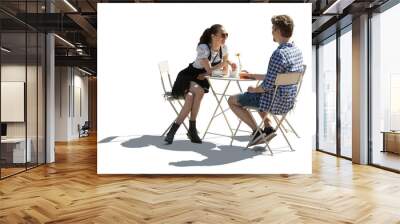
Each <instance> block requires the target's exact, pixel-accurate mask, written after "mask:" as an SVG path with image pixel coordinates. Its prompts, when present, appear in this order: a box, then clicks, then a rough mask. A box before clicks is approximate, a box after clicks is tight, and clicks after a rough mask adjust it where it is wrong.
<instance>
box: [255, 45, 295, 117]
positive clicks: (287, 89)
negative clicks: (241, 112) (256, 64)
mask: <svg viewBox="0 0 400 224" xmlns="http://www.w3.org/2000/svg"><path fill="white" fill-rule="evenodd" d="M302 65H303V55H302V53H301V51H300V50H299V49H298V48H297V47H296V46H294V45H293V44H292V43H282V44H280V45H279V47H278V48H277V49H276V50H275V51H274V53H273V54H272V56H271V58H270V61H269V64H268V71H267V74H266V75H265V78H264V81H263V82H262V83H261V86H262V88H263V89H264V90H265V91H266V92H265V93H261V94H262V95H261V98H260V105H259V109H260V110H261V111H268V110H269V109H270V105H271V103H272V97H273V94H274V88H275V86H274V84H275V79H276V76H277V74H278V73H285V72H302V70H303V67H302ZM296 93H297V88H296V86H295V85H288V86H280V87H279V88H278V90H277V92H276V96H275V100H274V103H273V105H272V108H271V111H269V112H271V113H272V114H285V113H287V112H288V111H289V110H291V109H292V108H293V106H294V101H295V97H296Z"/></svg>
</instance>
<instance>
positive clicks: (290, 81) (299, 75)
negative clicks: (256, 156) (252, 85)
mask: <svg viewBox="0 0 400 224" xmlns="http://www.w3.org/2000/svg"><path fill="white" fill-rule="evenodd" d="M305 71H306V65H303V71H302V72H289V73H281V74H278V75H277V77H276V80H275V88H274V93H273V96H272V102H271V105H270V108H268V110H267V111H265V112H266V115H265V117H264V118H263V119H262V120H261V122H260V124H259V125H258V126H257V131H256V132H255V133H254V135H255V134H256V133H257V132H260V133H261V135H260V136H261V137H260V138H261V140H263V142H265V147H264V149H266V148H268V150H269V151H270V153H271V155H273V152H272V150H271V148H270V147H269V140H270V139H268V136H265V134H264V133H263V132H262V128H263V126H264V121H265V120H266V119H267V117H268V114H271V115H272V117H273V118H274V120H275V122H276V127H274V130H275V131H277V130H278V129H279V130H280V132H281V133H282V135H283V137H284V138H285V140H286V142H287V143H288V145H289V148H290V150H291V151H295V150H294V149H293V147H292V145H291V144H290V142H289V139H288V138H287V136H286V134H285V132H286V131H284V130H283V128H282V124H283V121H285V119H286V116H287V114H288V113H289V112H290V111H292V110H293V108H294V106H293V108H292V109H291V110H289V111H288V112H286V113H285V114H280V115H277V114H273V113H270V111H272V109H273V108H272V106H273V105H274V101H275V96H276V92H277V90H278V88H279V87H280V86H286V85H296V88H297V93H296V96H295V104H294V105H296V99H297V96H298V95H299V92H300V89H301V84H302V81H303V76H304V73H305ZM248 109H255V110H258V108H248ZM278 116H281V117H280V118H278ZM287 123H288V122H287ZM288 124H289V123H288ZM289 127H291V125H290V124H289ZM291 128H292V127H291ZM292 130H293V128H292ZM260 138H258V139H254V141H257V142H258V141H259V140H260ZM253 143H254V142H253V135H252V136H250V141H249V143H248V144H247V146H246V149H248V148H249V147H250V146H251V145H253Z"/></svg>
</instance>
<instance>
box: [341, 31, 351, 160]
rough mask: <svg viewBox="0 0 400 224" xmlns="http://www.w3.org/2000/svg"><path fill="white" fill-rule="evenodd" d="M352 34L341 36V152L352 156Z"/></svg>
mask: <svg viewBox="0 0 400 224" xmlns="http://www.w3.org/2000/svg"><path fill="white" fill-rule="evenodd" d="M351 65H352V35H351V30H350V31H349V32H347V33H345V34H343V35H342V36H341V37H340V121H341V124H340V126H341V133H340V135H341V137H340V141H341V147H340V153H341V155H343V156H346V157H349V158H351V156H352V155H351V154H352V150H351V141H352V137H351V136H352V125H351V124H352V74H353V72H352V66H351Z"/></svg>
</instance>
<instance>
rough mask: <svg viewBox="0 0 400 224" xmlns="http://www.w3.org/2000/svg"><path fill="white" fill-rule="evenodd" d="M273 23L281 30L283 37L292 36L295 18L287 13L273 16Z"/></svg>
mask: <svg viewBox="0 0 400 224" xmlns="http://www.w3.org/2000/svg"><path fill="white" fill-rule="evenodd" d="M271 22H272V25H273V26H274V27H275V28H276V29H279V30H280V31H281V34H282V36H283V37H287V38H290V37H291V36H292V34H293V27H294V24H293V20H292V18H290V17H289V16H287V15H278V16H273V17H272V18H271Z"/></svg>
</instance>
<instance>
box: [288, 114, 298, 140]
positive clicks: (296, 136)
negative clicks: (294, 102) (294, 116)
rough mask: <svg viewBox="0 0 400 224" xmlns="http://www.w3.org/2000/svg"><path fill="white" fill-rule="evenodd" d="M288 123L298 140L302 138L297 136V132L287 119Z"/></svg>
mask: <svg viewBox="0 0 400 224" xmlns="http://www.w3.org/2000/svg"><path fill="white" fill-rule="evenodd" d="M285 121H286V123H287V124H288V126H289V128H290V129H292V132H293V133H294V134H295V135H296V137H297V138H300V136H299V135H298V134H297V132H296V131H295V130H294V128H293V127H292V125H291V124H290V123H289V121H288V120H287V119H286V118H285Z"/></svg>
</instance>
